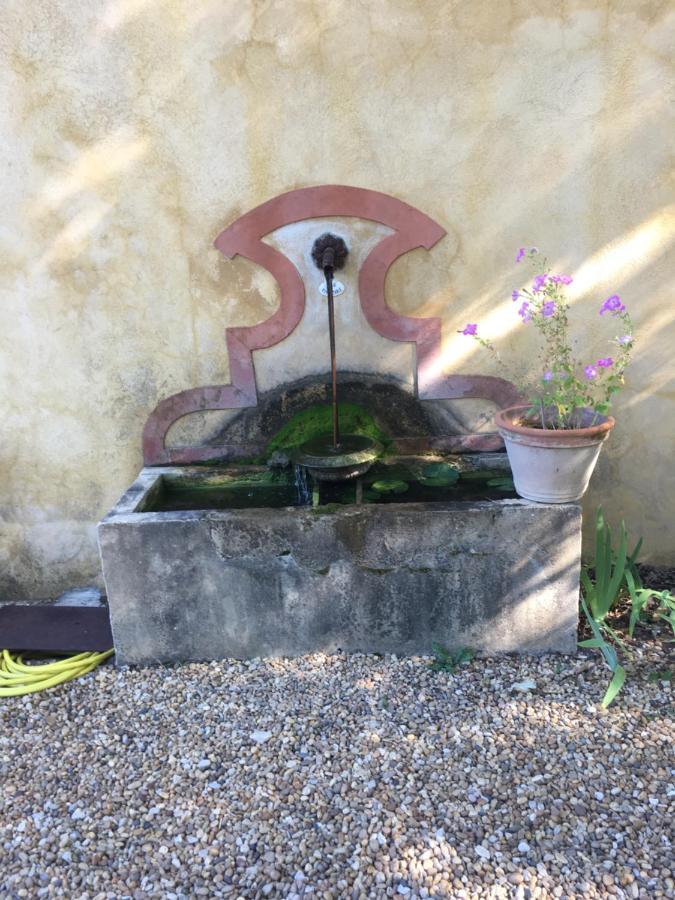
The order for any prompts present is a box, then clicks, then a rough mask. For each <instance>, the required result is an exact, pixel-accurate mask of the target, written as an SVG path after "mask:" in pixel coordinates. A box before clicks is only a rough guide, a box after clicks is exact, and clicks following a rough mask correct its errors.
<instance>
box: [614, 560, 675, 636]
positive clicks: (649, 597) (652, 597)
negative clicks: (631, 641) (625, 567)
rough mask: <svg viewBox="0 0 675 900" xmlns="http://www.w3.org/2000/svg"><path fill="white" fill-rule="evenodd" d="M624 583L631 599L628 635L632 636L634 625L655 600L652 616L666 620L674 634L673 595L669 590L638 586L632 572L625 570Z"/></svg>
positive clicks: (674, 605)
mask: <svg viewBox="0 0 675 900" xmlns="http://www.w3.org/2000/svg"><path fill="white" fill-rule="evenodd" d="M626 583H627V585H628V592H629V594H630V601H631V610H630V622H629V623H628V634H629V635H630V637H633V632H634V631H635V626H636V625H637V623H638V621H639V620H640V618H641V617H642V616H643V615H644V613H645V612H646V611H647V610H648V607H649V605H650V603H651V602H652V601H656V604H655V605H654V604H652V606H653V610H652V615H653V616H654V618H657V619H663V620H664V621H665V622H667V623H668V624H669V625H670V627H671V628H672V630H673V634H674V635H675V596H673V595H672V594H671V593H670V591H654V590H652V589H651V588H643V587H639V586H638V585H637V584H636V583H635V579H634V577H633V573H632V572H626Z"/></svg>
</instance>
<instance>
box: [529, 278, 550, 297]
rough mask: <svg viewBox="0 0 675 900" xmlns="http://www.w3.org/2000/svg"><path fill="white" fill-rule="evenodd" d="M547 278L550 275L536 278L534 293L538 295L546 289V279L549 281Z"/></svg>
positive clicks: (533, 285)
mask: <svg viewBox="0 0 675 900" xmlns="http://www.w3.org/2000/svg"><path fill="white" fill-rule="evenodd" d="M547 278H548V275H537V277H536V278H535V279H534V281H533V282H532V293H534V294H538V293H539V291H540V290H541V289H542V288H543V287H544V285H545V284H546V279H547Z"/></svg>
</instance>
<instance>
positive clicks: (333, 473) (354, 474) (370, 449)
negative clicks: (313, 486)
mask: <svg viewBox="0 0 675 900" xmlns="http://www.w3.org/2000/svg"><path fill="white" fill-rule="evenodd" d="M382 449H383V448H382V445H381V444H378V443H377V441H374V440H373V439H372V438H369V437H366V435H363V434H345V435H343V436H342V438H341V440H340V444H339V446H338V447H336V448H335V447H333V445H332V443H331V441H330V438H315V439H314V440H313V441H308V442H307V443H306V444H303V445H302V446H301V447H300V449H299V451H298V452H297V453H296V454H295V456H294V462H295V463H296V464H297V465H299V466H303V467H304V468H305V469H307V470H308V471H309V472H310V473H311V475H312V477H313V478H314V479H316V480H317V481H349V480H350V479H351V478H358V477H359V476H361V475H365V474H366V472H367V471H368V470H369V469H370V468H371V466H372V465H373V463H374V462H375V460H376V459H377V458H378V456H380V455H381V453H382Z"/></svg>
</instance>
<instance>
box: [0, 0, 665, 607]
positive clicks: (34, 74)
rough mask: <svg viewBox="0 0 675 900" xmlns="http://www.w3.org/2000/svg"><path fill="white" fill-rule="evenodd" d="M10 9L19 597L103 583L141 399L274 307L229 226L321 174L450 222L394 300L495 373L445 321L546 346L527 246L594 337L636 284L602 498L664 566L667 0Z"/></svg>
mask: <svg viewBox="0 0 675 900" xmlns="http://www.w3.org/2000/svg"><path fill="white" fill-rule="evenodd" d="M0 16H1V24H2V27H1V28H0V54H1V59H0V93H1V96H2V97H3V98H4V100H5V102H3V103H2V104H1V105H0V141H1V145H2V148H3V153H2V205H3V215H2V217H0V309H1V310H2V327H1V328H0V345H1V362H0V365H1V372H2V381H1V384H2V393H1V398H0V402H1V403H2V411H1V412H2V416H1V422H2V426H1V427H2V443H1V446H0V489H1V493H2V519H3V521H2V531H1V536H0V574H1V581H2V583H3V584H4V593H3V598H5V599H8V598H10V597H12V596H14V597H17V596H24V597H40V596H46V595H49V594H53V593H55V592H56V591H58V590H60V589H62V588H65V587H67V586H72V585H74V584H83V583H88V582H92V581H94V580H96V579H97V578H98V559H97V552H96V546H95V532H94V525H95V522H96V520H97V519H98V518H99V517H100V516H101V515H102V514H103V513H105V512H106V510H107V509H108V508H109V507H110V506H111V504H112V503H113V502H114V500H115V499H116V498H117V496H118V495H119V494H120V493H121V492H122V491H123V489H124V488H125V487H126V486H127V485H128V483H129V482H130V481H131V480H132V479H133V477H134V475H135V474H136V472H137V470H138V469H139V468H140V465H141V454H140V436H141V430H142V426H143V423H144V421H145V419H146V417H147V415H148V413H149V412H150V410H151V409H152V408H153V406H154V405H155V403H156V402H157V401H158V400H159V399H161V398H162V397H165V396H166V395H167V394H170V393H173V392H175V391H178V390H181V389H183V388H186V387H190V386H194V385H198V384H205V383H213V382H219V381H227V380H228V368H227V357H226V353H225V350H224V346H223V344H222V331H223V328H224V327H225V326H227V325H234V324H240V325H243V324H253V323H255V322H258V321H261V320H262V319H264V318H267V317H268V316H269V315H270V313H271V312H272V311H273V309H274V307H275V304H276V302H277V294H276V288H275V286H274V284H273V282H272V281H271V280H270V278H269V276H268V275H267V273H264V272H261V271H260V270H257V269H256V268H255V267H254V266H253V265H251V264H250V263H248V262H246V261H245V260H235V261H234V262H230V263H228V262H225V261H224V260H220V259H219V257H218V254H217V253H216V251H215V250H213V249H212V247H211V242H212V240H213V238H214V236H215V235H216V234H217V233H218V231H219V230H221V229H222V228H223V227H224V226H225V225H226V224H228V223H229V222H231V221H233V220H234V219H235V218H237V217H238V216H239V215H240V214H242V213H243V212H245V211H247V210H248V209H250V208H251V207H253V206H255V205H257V204H258V203H260V202H262V201H264V200H266V199H268V198H270V197H273V196H275V195H276V194H278V193H281V192H283V191H286V190H289V189H292V188H295V187H300V186H304V185H310V184H322V183H344V184H352V185H359V186H363V187H369V188H374V189H377V190H381V191H385V192H387V193H391V194H394V195H396V196H398V197H400V198H401V199H403V200H406V201H408V202H409V203H411V204H412V205H414V206H417V207H419V208H420V209H421V210H423V211H424V212H426V213H428V214H429V215H431V216H432V217H433V218H435V219H436V220H437V221H438V222H440V223H441V224H442V225H443V226H444V227H445V228H446V229H447V231H448V237H447V238H445V239H444V240H443V241H441V243H440V244H438V245H437V247H435V248H434V249H433V250H432V251H431V253H428V254H427V253H425V252H423V251H416V252H415V253H413V254H411V255H410V256H409V257H407V258H405V259H403V260H400V261H399V262H397V263H396V264H395V265H394V267H393V268H392V270H391V273H390V276H389V279H388V282H387V298H388V302H389V303H390V304H391V306H392V307H393V308H394V309H396V310H400V311H402V312H406V313H414V314H424V315H428V314H440V315H442V316H443V320H444V328H445V348H446V362H447V367H448V369H455V370H464V371H488V370H489V368H490V365H489V362H488V360H486V359H484V358H483V357H482V356H480V354H477V353H476V350H475V347H474V346H473V345H472V344H470V343H468V342H467V341H466V340H464V339H460V338H459V336H458V335H456V330H457V329H458V328H460V327H461V326H463V325H464V323H465V322H467V321H479V322H480V323H481V325H482V327H483V330H484V332H485V333H486V334H488V335H489V336H492V337H493V338H494V339H498V338H499V339H501V341H502V343H501V346H502V350H503V355H504V356H505V357H506V358H514V359H521V360H522V358H523V357H524V356H525V355H526V354H533V353H534V346H533V344H532V343H531V340H530V337H531V336H530V334H529V333H528V331H527V329H524V328H523V327H522V326H521V325H520V324H519V320H518V321H516V319H517V317H515V315H514V308H513V306H512V305H511V303H510V300H509V295H510V291H511V290H512V288H513V287H514V286H518V279H519V278H522V272H521V271H520V270H519V268H518V267H516V266H515V264H514V250H515V248H517V247H518V246H519V245H521V244H536V245H538V246H540V247H542V248H546V249H547V250H548V252H549V254H550V255H551V257H552V258H553V259H554V261H555V264H556V265H557V266H559V267H560V268H561V270H562V271H569V272H571V273H572V274H573V275H575V284H574V291H573V295H572V296H573V298H574V301H575V315H576V316H578V319H577V321H578V334H579V337H580V338H583V340H584V341H587V342H588V350H587V356H588V358H589V359H594V358H597V355H602V354H604V353H605V352H606V345H605V343H604V340H605V338H606V337H607V336H609V335H608V331H607V330H605V328H607V329H609V331H611V329H610V328H609V323H606V322H603V321H602V320H599V319H598V316H597V307H598V303H599V302H600V301H602V300H603V299H604V298H605V297H606V296H608V295H609V294H610V293H613V292H615V291H618V292H619V293H620V294H621V295H622V297H623V298H624V300H625V302H626V303H627V304H628V305H629V307H630V309H631V311H632V312H633V314H634V318H635V323H636V329H637V334H638V339H639V341H638V348H637V353H636V359H635V363H634V365H633V367H632V368H631V370H630V372H629V377H628V384H627V387H626V390H625V392H624V393H623V395H622V396H621V398H620V399H619V401H618V402H617V404H616V415H617V418H618V426H617V428H616V430H615V434H614V435H613V436H612V438H611V442H610V443H609V444H608V445H607V447H606V449H605V451H603V456H602V461H601V463H600V466H599V469H598V471H597V473H596V475H595V478H594V482H593V488H592V491H591V493H590V495H589V497H588V500H587V507H588V508H589V509H591V508H593V507H594V506H595V505H596V504H597V503H598V502H602V503H603V504H604V505H605V507H606V508H607V510H608V512H609V514H610V518H611V519H612V520H614V521H616V520H617V519H618V518H619V517H620V516H624V517H625V518H626V520H627V522H628V524H629V527H630V530H631V531H632V532H633V533H634V534H636V535H637V534H644V536H645V552H646V556H648V557H649V558H650V559H651V560H652V561H654V562H671V563H672V562H673V559H674V557H675V548H674V543H675V542H674V540H673V534H672V521H673V513H674V512H675V475H674V474H673V473H674V471H675V466H674V465H673V456H674V450H675V438H674V434H673V433H674V425H673V423H674V421H675V390H674V387H673V364H672V357H673V344H674V343H675V341H674V338H675V333H674V328H673V300H672V284H673V283H674V282H675V277H674V276H675V271H674V267H673V254H672V242H673V235H674V229H673V221H674V213H673V205H672V204H673V187H672V181H671V168H670V166H671V158H670V154H671V149H672V145H673V122H672V117H671V113H670V109H671V105H670V104H671V103H672V84H673V77H672V61H671V60H672V57H673V47H674V44H675V41H674V31H675V11H674V10H673V8H672V5H671V4H669V3H666V2H661V0H613V2H612V0H602V2H600V0H564V2H563V0H537V2H535V3H533V2H532V0H417V2H414V0H378V2H370V3H363V2H358V3H357V2H352V0H332V2H330V3H328V2H324V0H273V2H270V0H267V2H252V0H93V2H87V3H82V2H80V0H32V2H30V3H25V2H24V0H5V2H4V3H3V6H2V11H1V12H0ZM669 92H670V93H669ZM601 325H602V326H603V327H601ZM514 370H515V371H516V372H517V370H518V365H516V366H515V367H514Z"/></svg>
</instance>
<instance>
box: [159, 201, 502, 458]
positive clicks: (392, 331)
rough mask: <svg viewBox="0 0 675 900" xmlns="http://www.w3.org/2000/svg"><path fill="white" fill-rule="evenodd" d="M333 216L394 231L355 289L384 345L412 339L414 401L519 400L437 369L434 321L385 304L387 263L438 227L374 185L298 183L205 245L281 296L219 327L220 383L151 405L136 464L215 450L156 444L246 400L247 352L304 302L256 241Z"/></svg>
mask: <svg viewBox="0 0 675 900" xmlns="http://www.w3.org/2000/svg"><path fill="white" fill-rule="evenodd" d="M333 216H349V217H353V218H360V219H370V220H372V221H375V222H379V223H381V224H382V225H387V226H388V227H389V228H392V229H394V234H392V235H389V236H388V237H386V238H384V239H383V240H381V241H380V242H379V243H378V244H377V246H376V247H374V248H373V250H372V251H371V252H370V254H369V255H368V258H367V259H366V261H365V262H364V264H363V265H362V267H361V271H360V273H359V295H360V299H361V306H362V308H363V311H364V314H365V316H366V319H367V320H368V323H369V324H370V325H371V327H372V328H373V329H374V330H375V331H377V332H378V333H379V334H381V335H382V336H383V337H386V338H390V339H391V340H394V341H411V342H414V343H415V346H416V357H417V363H416V372H417V375H416V380H417V390H418V395H419V397H420V399H423V400H437V399H454V398H459V397H479V398H480V397H482V398H485V399H489V400H492V401H494V402H495V403H496V404H497V405H498V406H500V407H501V406H506V405H508V404H509V403H514V402H517V400H518V399H519V397H518V394H517V392H516V389H515V387H514V386H513V385H512V384H510V382H508V381H504V380H503V379H501V378H490V377H485V376H480V375H454V376H453V375H451V376H443V375H440V374H439V372H440V354H441V320H440V319H438V318H426V319H424V318H413V317H409V316H402V315H398V314H397V313H395V312H394V311H393V310H391V309H390V308H389V307H388V306H387V305H386V303H385V299H384V282H385V278H386V275H387V270H388V269H389V267H390V266H391V264H392V263H393V262H394V260H396V259H398V258H399V257H400V256H402V255H403V254H404V253H408V252H409V251H410V250H414V249H415V248H417V247H425V248H426V249H430V248H431V247H433V246H434V244H436V243H437V242H438V241H439V240H440V239H441V238H442V237H443V235H444V234H445V231H444V230H443V229H442V228H441V226H440V225H438V224H437V223H436V222H434V221H433V219H430V218H429V217H428V216H426V215H424V213H421V212H420V211H419V210H417V209H415V208H414V207H412V206H409V205H408V204H407V203H404V202H403V201H401V200H397V199H396V198H395V197H390V196H388V195H387V194H381V193H379V192H378V191H370V190H366V189H364V188H355V187H345V186H343V185H323V186H321V187H310V188H301V189H299V190H296V191H290V192H289V193H287V194H282V195H281V196H279V197H275V198H274V199H273V200H268V201H267V202H266V203H263V204H262V205H261V206H258V207H256V208H255V209H253V210H251V211H250V212H248V213H246V214H245V215H243V216H241V218H239V219H237V221H236V222H233V224H232V225H230V226H229V227H228V228H226V229H225V230H224V231H222V232H221V233H220V234H219V235H218V237H217V238H216V240H215V246H216V247H217V248H218V250H220V251H221V253H222V254H223V255H224V256H225V257H226V258H228V259H232V258H233V257H234V256H237V255H239V256H244V257H246V258H247V259H250V260H251V261H252V262H255V263H258V264H259V265H261V266H263V268H265V269H267V271H268V272H271V274H272V275H273V276H274V278H275V279H276V281H277V283H278V285H279V288H280V292H281V302H280V304H279V309H278V310H277V311H276V312H275V313H274V314H273V315H272V316H271V317H270V318H269V319H266V320H265V321H264V322H261V323H260V324H258V325H253V326H251V327H248V328H227V329H226V330H225V340H226V343H227V349H228V353H229V361H230V376H231V379H232V381H231V383H230V384H226V385H215V386H210V387H199V388H190V389H189V390H186V391H181V392H180V393H178V394H174V395H173V396H171V397H167V398H166V399H165V400H162V401H161V403H159V404H158V405H157V407H156V408H155V410H154V411H153V412H152V414H151V415H150V417H149V418H148V421H147V423H146V425H145V429H144V431H143V457H144V460H145V465H148V466H157V465H167V464H175V463H185V464H188V463H193V462H200V461H204V460H208V459H212V458H214V457H217V456H218V455H219V448H218V447H187V448H176V449H173V450H172V449H170V448H167V447H165V439H166V435H167V433H168V431H169V428H170V427H171V426H172V425H173V424H174V422H176V421H177V420H178V419H180V418H182V417H183V416H186V415H188V414H189V413H194V412H201V411H204V410H219V409H223V410H224V409H239V408H243V407H247V406H255V405H256V403H257V391H256V383H255V370H254V367H253V356H252V352H253V351H254V350H262V349H264V348H266V347H271V346H273V345H274V344H278V343H279V342H280V341H282V340H284V338H286V337H288V336H289V335H290V334H291V333H292V332H293V330H294V329H295V328H296V326H297V325H298V323H299V322H300V319H301V318H302V314H303V311H304V308H305V289H304V284H303V282H302V279H301V278H300V275H299V273H298V271H297V269H296V268H295V266H294V265H293V263H292V262H291V261H290V260H289V259H288V258H287V257H286V256H284V255H283V254H282V253H280V252H279V251H278V250H275V249H274V248H273V247H270V245H269V244H267V243H265V242H264V241H263V240H262V238H263V237H264V236H265V235H267V234H270V233H271V232H272V231H275V230H276V229H277V228H281V227H282V226H283V225H289V224H291V223H293V222H299V221H302V220H304V219H314V218H324V217H333ZM471 438H472V449H494V440H495V438H494V435H474V436H471ZM473 443H475V444H476V446H475V448H474V447H473ZM483 444H484V445H485V446H483ZM479 445H480V446H479Z"/></svg>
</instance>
